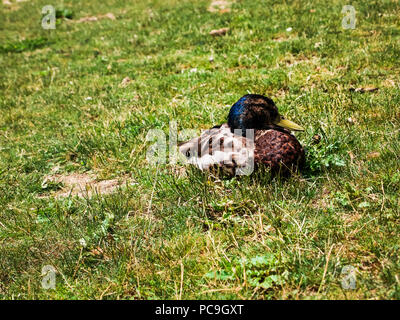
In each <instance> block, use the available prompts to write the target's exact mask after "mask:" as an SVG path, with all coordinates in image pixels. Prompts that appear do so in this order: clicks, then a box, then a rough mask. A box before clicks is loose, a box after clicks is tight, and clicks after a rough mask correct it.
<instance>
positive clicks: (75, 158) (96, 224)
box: [0, 0, 400, 299]
mask: <svg viewBox="0 0 400 320" xmlns="http://www.w3.org/2000/svg"><path fill="white" fill-rule="evenodd" d="M47 4H49V3H48V1H28V2H21V3H15V1H13V4H12V5H11V6H9V5H8V6H7V5H2V19H1V23H0V30H1V31H0V66H1V70H2V73H1V81H0V90H1V94H0V110H1V114H0V297H1V298H3V299H399V298H400V279H399V277H400V276H399V273H400V258H399V257H400V255H399V242H398V238H397V236H398V234H399V231H400V223H399V222H400V221H399V206H400V200H399V199H400V198H399V196H398V195H399V192H400V171H399V163H400V159H399V155H400V139H399V138H400V131H399V119H400V113H399V109H398V105H399V104H400V95H399V81H400V66H399V63H398V61H399V58H400V51H399V41H400V23H399V20H398V17H399V14H400V4H399V3H398V1H388V0H381V1H368V2H366V1H352V3H351V4H352V5H353V6H354V7H355V9H356V18H357V23H356V28H355V29H349V30H346V29H343V28H342V26H341V21H342V18H343V14H342V13H341V9H342V7H343V5H346V4H348V3H347V2H343V1H338V0H334V1H313V2H305V1H286V2H285V3H284V4H277V3H274V2H273V1H250V0H243V1H239V0H237V1H235V2H233V4H232V6H231V11H230V12H226V13H218V12H216V13H212V12H209V11H207V7H208V6H209V1H196V2H192V1H186V0H179V1H178V0H167V1H150V0H143V1H139V0H136V1H130V2H129V3H128V2H122V1H115V0H103V1H83V2H82V1H61V0H55V1H53V2H52V4H53V5H54V6H55V8H56V9H57V10H58V12H59V13H60V12H61V13H62V12H66V13H68V17H69V18H65V17H64V15H66V14H58V19H57V24H56V29H55V30H44V29H42V28H41V8H42V7H43V6H45V5H47ZM106 13H113V14H114V16H115V20H113V19H109V18H102V19H98V20H97V21H91V22H82V23H78V22H77V21H79V19H80V18H82V17H86V16H102V15H105V14H106ZM223 27H228V28H229V32H228V33H227V34H226V35H225V36H221V37H212V36H210V35H209V34H208V33H209V32H210V31H211V30H212V29H219V28H223ZM289 27H291V28H292V30H291V31H287V28H289ZM289 30H290V29H289ZM210 57H213V59H210ZM210 60H212V61H210ZM193 69H195V70H193ZM190 70H192V71H193V72H190ZM194 71H196V72H194ZM125 77H129V78H130V79H131V80H132V81H131V82H129V83H128V84H127V85H126V86H123V85H121V82H122V80H123V79H124V78H125ZM367 86H374V87H377V88H378V90H377V91H373V92H365V93H362V92H357V91H351V90H350V89H351V88H359V87H367ZM246 93H259V94H265V95H268V96H270V97H271V98H273V99H274V101H275V102H276V104H277V105H278V107H279V109H280V111H281V113H282V114H284V115H285V116H287V117H288V118H289V119H291V120H293V121H295V122H297V123H299V124H300V125H302V126H303V127H305V128H306V131H305V132H302V133H299V134H297V137H298V138H299V140H300V141H301V143H302V144H303V145H304V146H305V147H306V148H307V150H308V153H307V164H308V167H307V170H306V171H305V172H303V173H302V174H301V175H298V176H294V177H292V178H290V179H289V180H285V181H282V180H280V179H272V180H271V179H269V178H268V177H267V176H265V175H264V174H262V173H261V174H259V175H255V176H254V177H242V178H233V179H231V180H221V181H220V180H215V179H212V178H210V177H209V176H207V174H202V173H199V172H196V171H195V170H191V169H187V170H186V171H184V172H183V170H182V166H181V165H179V164H176V165H171V164H159V165H157V166H155V165H149V164H148V163H147V162H146V150H147V149H148V148H149V146H150V145H151V143H150V142H146V140H145V137H146V134H147V132H148V131H149V130H150V129H161V130H163V131H164V132H165V133H166V134H167V135H168V130H169V121H171V120H174V121H176V122H177V124H178V129H179V130H182V129H184V128H191V129H199V128H201V129H204V128H208V127H211V126H213V125H215V124H219V123H222V122H224V121H225V119H226V116H227V113H228V110H229V107H230V106H231V105H232V104H233V103H234V102H235V101H236V100H237V99H238V98H240V97H241V96H242V95H244V94H246ZM88 97H90V98H91V99H88ZM349 118H351V119H349ZM316 134H318V135H319V136H320V137H321V142H320V143H319V144H315V143H314V142H313V141H314V140H313V136H314V135H316ZM56 167H57V168H58V169H57V170H58V173H59V174H70V173H85V172H90V173H94V174H96V175H97V176H98V177H99V179H112V178H116V177H121V176H128V177H129V179H130V180H129V181H130V182H129V183H128V182H127V183H125V185H123V186H121V187H120V188H118V189H117V190H116V192H114V193H113V194H108V195H102V194H98V195H96V196H94V197H91V198H89V197H86V198H78V197H73V196H70V197H67V198H56V197H54V194H56V192H57V190H58V189H59V188H60V187H61V186H59V185H58V184H56V183H53V184H52V183H49V184H46V183H44V180H45V178H46V176H48V175H49V174H52V172H54V170H55V169H54V168H56ZM52 170H53V171H52ZM43 195H45V197H43ZM46 265H51V266H53V267H54V268H55V269H56V270H57V275H56V287H55V289H48V290H45V289H43V288H42V285H41V282H42V278H43V276H42V275H41V270H42V268H43V267H44V266H46ZM345 266H352V267H354V268H356V270H357V281H356V288H355V289H354V290H345V289H343V288H342V286H341V279H342V275H341V270H342V269H343V267H345Z"/></svg>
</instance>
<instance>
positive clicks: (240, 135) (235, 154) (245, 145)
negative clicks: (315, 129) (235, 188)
mask: <svg viewBox="0 0 400 320" xmlns="http://www.w3.org/2000/svg"><path fill="white" fill-rule="evenodd" d="M249 129H250V130H249ZM251 129H253V130H251ZM289 130H293V131H302V130H304V129H303V128H302V127H301V126H299V125H298V124H296V123H294V122H292V121H290V120H287V119H285V118H284V117H283V116H281V115H280V114H279V112H278V108H277V107H276V105H275V103H274V102H273V101H272V100H271V99H270V98H267V97H265V96H262V95H258V94H248V95H245V96H243V97H242V98H240V99H239V100H238V101H237V102H236V103H235V104H234V105H233V106H232V107H231V109H230V111H229V115H228V122H227V123H225V124H222V125H219V126H215V127H213V128H211V129H209V130H206V131H204V132H203V133H202V134H201V135H200V137H196V138H194V139H192V140H189V141H186V142H184V143H181V144H180V145H179V151H180V152H181V153H182V154H183V155H184V156H185V157H186V159H187V161H188V162H189V163H191V164H194V165H196V166H197V167H198V168H199V169H200V170H210V169H212V168H222V169H223V171H225V172H228V173H230V174H239V175H243V174H246V175H247V174H250V173H251V172H253V171H254V168H259V167H262V166H264V167H267V168H270V170H271V172H272V173H278V172H280V173H284V174H287V173H290V172H292V171H294V170H297V169H299V168H300V167H301V166H302V165H303V163H304V149H303V148H302V146H301V145H300V143H299V141H298V140H297V139H296V137H295V136H294V135H293V134H291V133H290V131H289Z"/></svg>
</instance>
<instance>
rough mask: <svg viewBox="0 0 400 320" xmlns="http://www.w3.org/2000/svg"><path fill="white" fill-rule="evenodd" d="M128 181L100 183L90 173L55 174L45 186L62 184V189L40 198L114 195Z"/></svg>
mask: <svg viewBox="0 0 400 320" xmlns="http://www.w3.org/2000/svg"><path fill="white" fill-rule="evenodd" d="M127 181H128V178H127V177H122V178H119V179H111V180H102V181H98V180H97V177H96V175H94V174H88V173H71V174H65V175H63V174H55V175H49V176H47V177H46V178H45V179H44V181H43V184H46V183H48V182H53V183H60V184H62V186H63V187H62V189H61V190H59V191H57V192H55V193H53V194H50V195H49V194H44V195H41V196H40V198H49V197H55V198H65V197H69V196H72V197H74V196H77V197H79V198H86V197H89V198H90V197H92V196H94V195H96V194H102V195H104V194H110V193H113V192H114V191H115V190H116V189H117V188H118V187H119V186H121V185H123V184H125V183H126V182H127Z"/></svg>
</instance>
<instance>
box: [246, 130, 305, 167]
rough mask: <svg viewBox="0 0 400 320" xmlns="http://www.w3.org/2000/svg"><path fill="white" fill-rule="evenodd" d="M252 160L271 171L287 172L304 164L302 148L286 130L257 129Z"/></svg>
mask: <svg viewBox="0 0 400 320" xmlns="http://www.w3.org/2000/svg"><path fill="white" fill-rule="evenodd" d="M254 161H255V163H256V164H264V165H266V166H267V167H270V168H271V170H272V171H273V172H278V171H280V172H282V173H289V172H291V171H292V170H297V169H298V168H300V167H301V166H302V165H303V164H304V149H303V148H302V146H301V145H300V143H299V141H298V140H297V139H296V137H295V136H294V135H292V134H290V132H288V131H286V130H285V131H278V130H272V129H271V130H258V131H257V132H256V133H255V150H254Z"/></svg>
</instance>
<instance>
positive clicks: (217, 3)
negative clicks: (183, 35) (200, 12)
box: [207, 0, 231, 13]
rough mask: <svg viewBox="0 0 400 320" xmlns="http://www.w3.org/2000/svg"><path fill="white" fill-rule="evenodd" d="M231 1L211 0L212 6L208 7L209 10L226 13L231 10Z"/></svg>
mask: <svg viewBox="0 0 400 320" xmlns="http://www.w3.org/2000/svg"><path fill="white" fill-rule="evenodd" d="M230 7H231V2H230V1H226V0H213V1H211V4H210V6H209V7H208V9H207V11H209V12H212V13H216V12H219V13H225V12H230V11H231V8H230Z"/></svg>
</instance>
